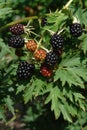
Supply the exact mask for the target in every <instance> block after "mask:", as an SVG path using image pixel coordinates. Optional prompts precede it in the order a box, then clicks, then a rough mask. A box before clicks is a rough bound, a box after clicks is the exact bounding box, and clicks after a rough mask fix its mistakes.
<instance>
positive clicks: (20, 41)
mask: <svg viewBox="0 0 87 130" xmlns="http://www.w3.org/2000/svg"><path fill="white" fill-rule="evenodd" d="M8 45H9V46H11V47H13V48H21V47H23V46H24V38H22V37H21V36H20V35H17V36H15V35H13V36H11V37H10V39H9V43H8Z"/></svg>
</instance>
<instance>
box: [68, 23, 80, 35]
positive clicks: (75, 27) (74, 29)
mask: <svg viewBox="0 0 87 130" xmlns="http://www.w3.org/2000/svg"><path fill="white" fill-rule="evenodd" d="M70 33H71V35H72V36H74V37H79V36H81V35H82V26H81V24H80V23H73V24H71V25H70Z"/></svg>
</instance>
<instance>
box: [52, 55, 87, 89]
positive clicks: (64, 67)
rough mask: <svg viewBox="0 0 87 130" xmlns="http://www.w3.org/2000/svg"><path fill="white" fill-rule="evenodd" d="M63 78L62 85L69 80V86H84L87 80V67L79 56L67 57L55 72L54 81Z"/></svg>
mask: <svg viewBox="0 0 87 130" xmlns="http://www.w3.org/2000/svg"><path fill="white" fill-rule="evenodd" d="M58 79H60V80H61V82H62V86H64V85H65V83H66V82H67V83H68V84H69V86H71V85H72V84H73V85H75V86H77V85H78V86H80V87H82V88H84V81H83V79H84V80H85V81H86V80H87V69H86V68H84V65H83V66H82V65H81V63H80V58H79V57H71V58H70V57H67V58H66V57H65V59H63V60H62V62H61V63H60V65H59V68H58V69H57V71H56V72H55V76H54V81H57V80H58Z"/></svg>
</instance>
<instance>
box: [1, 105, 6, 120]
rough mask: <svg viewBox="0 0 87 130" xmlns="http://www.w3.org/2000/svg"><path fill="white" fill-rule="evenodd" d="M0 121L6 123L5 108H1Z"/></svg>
mask: <svg viewBox="0 0 87 130" xmlns="http://www.w3.org/2000/svg"><path fill="white" fill-rule="evenodd" d="M0 119H2V120H3V121H4V122H5V121H6V119H5V115H4V108H2V107H1V106H0Z"/></svg>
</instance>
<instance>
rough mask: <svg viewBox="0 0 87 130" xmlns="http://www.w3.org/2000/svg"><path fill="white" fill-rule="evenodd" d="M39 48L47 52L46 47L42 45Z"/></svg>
mask: <svg viewBox="0 0 87 130" xmlns="http://www.w3.org/2000/svg"><path fill="white" fill-rule="evenodd" d="M40 48H42V49H43V50H45V51H46V52H49V50H48V49H47V48H45V47H44V46H42V45H41V46H40Z"/></svg>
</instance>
